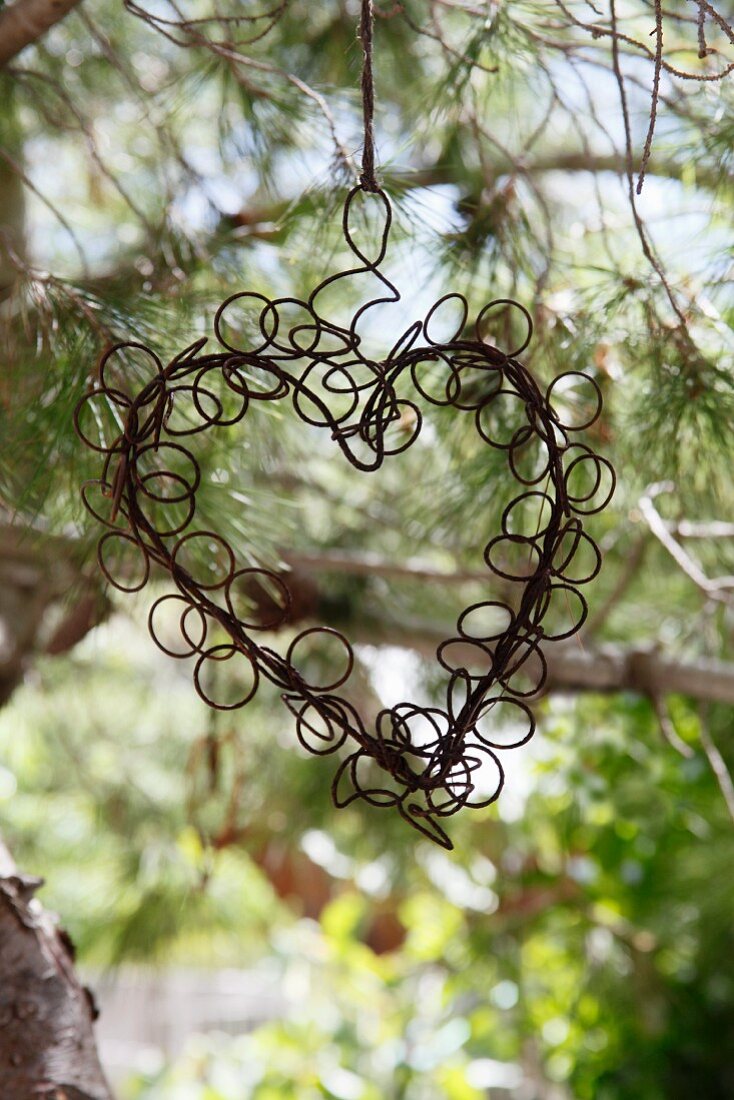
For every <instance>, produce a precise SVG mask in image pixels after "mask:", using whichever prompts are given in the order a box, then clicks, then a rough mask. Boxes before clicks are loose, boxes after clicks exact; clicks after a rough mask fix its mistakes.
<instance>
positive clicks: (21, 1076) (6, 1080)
mask: <svg viewBox="0 0 734 1100" xmlns="http://www.w3.org/2000/svg"><path fill="white" fill-rule="evenodd" d="M41 881H42V880H41V879H37V878H30V877H28V876H27V875H22V874H20V873H19V872H18V870H17V869H16V867H15V864H14V863H13V860H12V858H11V856H10V854H9V852H8V851H7V849H6V848H5V846H4V845H3V844H2V841H0V974H2V982H1V983H0V1096H3V1097H4V1098H6V1100H11V1098H12V1100H112V1092H111V1091H110V1087H109V1085H108V1084H107V1081H106V1080H105V1076H104V1073H103V1071H102V1067H101V1066H100V1063H99V1058H98V1057H97V1050H96V1046H95V1040H94V1033H93V1022H94V1019H95V1017H96V1010H95V1008H94V1001H93V999H92V996H91V994H90V993H89V991H88V990H86V989H85V988H84V987H83V986H82V985H81V984H80V982H79V980H78V978H77V977H76V974H75V971H74V950H73V947H72V944H71V941H70V939H69V937H68V936H67V935H66V933H65V932H63V930H61V929H60V928H59V927H58V925H57V923H56V920H55V918H54V917H53V916H52V914H50V913H48V912H47V911H46V910H45V909H44V908H43V907H42V906H41V904H40V902H39V901H38V900H37V899H36V898H35V896H34V895H35V892H36V890H37V888H38V887H39V886H40V885H41Z"/></svg>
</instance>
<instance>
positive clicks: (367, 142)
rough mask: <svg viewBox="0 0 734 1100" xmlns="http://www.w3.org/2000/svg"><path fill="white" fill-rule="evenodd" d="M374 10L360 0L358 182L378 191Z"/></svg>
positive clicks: (368, 2)
mask: <svg viewBox="0 0 734 1100" xmlns="http://www.w3.org/2000/svg"><path fill="white" fill-rule="evenodd" d="M373 24H374V12H373V10H372V0H362V15H361V18H360V22H359V37H360V41H361V42H362V50H363V51H364V61H363V62H362V116H363V119H364V146H363V149H362V174H361V175H360V177H359V182H360V183H361V185H362V188H363V190H365V191H379V190H380V185H379V183H378V182H377V176H376V175H375V80H374V75H373V71H372V45H373V37H372V32H373Z"/></svg>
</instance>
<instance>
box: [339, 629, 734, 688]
mask: <svg viewBox="0 0 734 1100" xmlns="http://www.w3.org/2000/svg"><path fill="white" fill-rule="evenodd" d="M448 636H449V634H448V632H447V631H442V630H440V629H439V628H437V627H435V626H431V627H425V628H420V627H409V628H407V629H406V628H404V627H401V626H400V625H399V624H395V625H393V624H387V623H385V624H377V625H375V624H370V625H369V626H366V627H360V626H359V625H357V626H355V627H354V628H353V629H351V630H350V637H351V638H352V640H353V641H355V642H358V643H361V644H364V645H397V646H403V647H404V648H406V649H413V650H415V651H416V652H417V653H420V654H422V655H423V656H424V657H427V658H434V657H435V653H436V647H437V646H438V645H439V644H440V643H441V642H442V641H444V640H445V638H447V637H448ZM543 652H544V656H545V659H546V662H547V665H548V679H547V681H546V685H545V689H544V692H545V694H548V693H564V692H565V693H568V694H576V693H580V692H598V693H599V694H603V695H608V694H613V693H616V692H620V691H633V692H639V693H640V694H641V695H648V696H650V697H651V698H655V697H662V696H664V695H670V694H679V695H687V696H690V697H691V698H692V699H700V700H702V701H704V702H708V703H727V704H729V705H730V706H734V664H730V663H728V662H725V661H714V660H705V659H701V660H697V661H676V660H672V659H670V658H667V657H664V656H663V655H662V654H661V653H659V652H657V651H656V650H652V649H641V648H630V649H624V648H622V647H621V646H603V647H602V646H600V647H598V648H595V649H593V650H591V649H581V648H580V647H579V646H578V645H574V644H563V643H560V642H558V643H555V644H550V645H548V646H547V647H546V648H545V650H544V651H543ZM451 656H452V659H455V660H456V661H461V660H462V659H463V658H462V652H461V646H460V645H459V644H458V643H457V645H456V646H455V647H453V648H452V653H451ZM475 656H476V654H475V653H474V652H473V650H472V648H471V646H469V645H468V644H467V651H466V660H467V662H469V663H471V661H472V660H474V659H475ZM531 665H532V662H531V659H530V658H529V659H528V675H529V676H532V667H531Z"/></svg>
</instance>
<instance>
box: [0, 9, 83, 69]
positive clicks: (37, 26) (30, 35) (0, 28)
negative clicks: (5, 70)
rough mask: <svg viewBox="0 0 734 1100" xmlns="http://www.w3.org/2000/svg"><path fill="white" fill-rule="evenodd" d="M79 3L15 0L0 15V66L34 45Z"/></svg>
mask: <svg viewBox="0 0 734 1100" xmlns="http://www.w3.org/2000/svg"><path fill="white" fill-rule="evenodd" d="M79 2H80V0H15V3H14V4H11V5H10V6H9V7H7V8H4V9H3V10H2V12H0V66H3V65H7V64H8V62H9V61H12V60H13V58H14V57H17V55H18V54H19V53H20V52H21V50H24V49H25V48H26V46H31V45H32V44H33V43H34V42H37V41H38V39H39V38H41V37H42V36H43V35H44V34H45V33H46V31H47V30H49V28H51V27H53V26H54V25H55V24H56V23H59V22H60V21H61V20H62V19H63V18H64V16H66V15H68V13H69V12H70V11H71V9H72V8H75V7H76V6H77V4H78V3H79Z"/></svg>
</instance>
